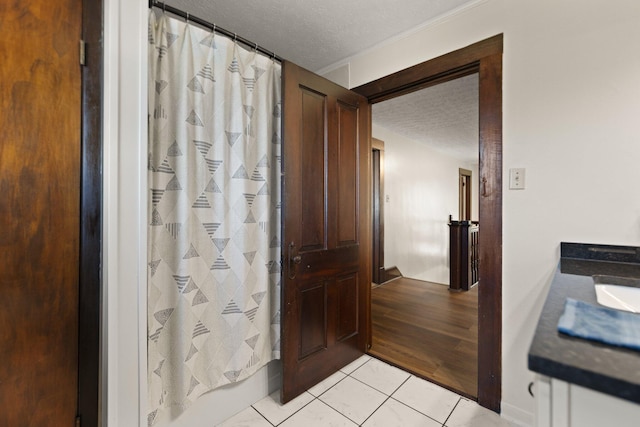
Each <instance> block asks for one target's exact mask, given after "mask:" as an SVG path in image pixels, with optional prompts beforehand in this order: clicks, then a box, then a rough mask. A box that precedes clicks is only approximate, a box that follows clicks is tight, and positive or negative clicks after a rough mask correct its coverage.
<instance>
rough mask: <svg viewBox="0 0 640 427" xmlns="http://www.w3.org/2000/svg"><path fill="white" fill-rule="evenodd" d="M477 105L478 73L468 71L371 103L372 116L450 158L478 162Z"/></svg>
mask: <svg viewBox="0 0 640 427" xmlns="http://www.w3.org/2000/svg"><path fill="white" fill-rule="evenodd" d="M478 108H479V103H478V74H472V75H470V76H466V77H462V78H459V79H456V80H452V81H449V82H446V83H441V84H439V85H436V86H431V87H428V88H426V89H422V90H420V91H417V92H412V93H410V94H408V95H403V96H400V97H397V98H393V99H390V100H388V101H383V102H379V103H377V104H373V106H372V118H373V122H374V123H375V124H376V125H378V126H382V127H383V128H387V129H389V130H391V131H393V132H395V133H397V134H400V135H402V136H404V137H406V138H409V139H412V140H414V141H417V142H422V143H425V144H427V145H429V146H430V147H432V148H434V149H436V150H437V151H440V152H442V153H444V154H446V155H448V156H450V157H453V158H456V159H460V160H464V161H465V162H470V163H478ZM374 136H375V135H374Z"/></svg>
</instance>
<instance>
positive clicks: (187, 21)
mask: <svg viewBox="0 0 640 427" xmlns="http://www.w3.org/2000/svg"><path fill="white" fill-rule="evenodd" d="M185 22H186V23H187V24H188V23H189V12H187V20H186V21H185Z"/></svg>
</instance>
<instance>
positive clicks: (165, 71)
mask: <svg viewBox="0 0 640 427" xmlns="http://www.w3.org/2000/svg"><path fill="white" fill-rule="evenodd" d="M280 74H281V68H280V65H279V64H277V63H275V62H274V61H273V60H272V59H271V58H267V57H265V56H263V55H261V54H259V53H257V52H256V51H254V50H252V49H244V48H243V47H241V46H238V45H237V44H236V43H234V41H233V40H229V39H227V38H225V37H224V36H221V35H218V34H213V33H211V32H209V31H207V30H203V29H201V28H198V27H195V26H192V25H190V24H187V23H185V22H183V21H181V20H178V19H174V18H171V17H169V16H166V15H160V16H156V15H155V13H154V12H153V11H151V12H150V14H149V159H148V160H149V221H150V223H149V227H148V230H149V233H148V235H149V242H148V261H149V264H148V295H147V297H148V386H149V390H148V394H149V413H148V420H149V425H152V424H154V423H155V422H156V421H158V420H161V419H171V418H175V417H176V416H177V415H178V414H180V413H181V412H182V411H184V410H185V409H186V408H187V407H188V406H189V405H190V404H191V403H192V402H193V401H194V400H195V399H196V398H197V397H198V396H200V395H202V394H203V393H205V392H207V391H209V390H212V389H215V388H217V387H220V386H223V385H225V384H229V383H234V382H237V381H240V380H243V379H245V378H247V377H248V376H250V375H252V374H253V373H255V372H256V371H257V370H258V369H259V368H260V367H262V366H264V365H265V364H266V363H267V362H269V361H270V360H272V359H274V358H279V356H280V354H279V352H280V337H279V332H280V325H279V319H280V312H279V302H280V211H281V209H280V208H281V202H280V201H281V194H280V178H281V177H280V170H281V168H280V147H281V145H280V105H281V91H280V84H281V81H280Z"/></svg>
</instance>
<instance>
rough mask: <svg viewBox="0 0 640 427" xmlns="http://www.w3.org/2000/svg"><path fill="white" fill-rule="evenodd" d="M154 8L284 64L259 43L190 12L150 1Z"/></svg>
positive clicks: (150, 6) (150, 5) (153, 0)
mask: <svg viewBox="0 0 640 427" xmlns="http://www.w3.org/2000/svg"><path fill="white" fill-rule="evenodd" d="M153 7H157V8H158V9H162V11H163V12H169V13H172V14H173V15H176V16H179V17H181V18H184V19H185V20H186V21H187V22H194V23H196V24H198V25H201V26H203V27H205V28H208V29H209V30H213V31H214V32H216V33H220V34H223V35H225V36H227V37H229V38H230V39H233V40H234V41H237V42H240V43H242V44H244V45H245V46H247V47H250V48H253V49H255V50H257V51H258V52H260V53H263V54H264V55H266V56H268V57H270V58H273V59H274V60H276V61H279V62H282V61H283V59H282V58H281V57H279V56H278V55H276V54H275V53H273V52H271V51H270V50H267V49H265V48H263V47H262V46H259V45H258V43H254V42H252V41H250V40H247V39H245V38H244V37H240V36H239V35H237V34H236V33H234V32H232V31H229V30H225V29H224V28H220V27H218V26H217V25H216V24H213V23H211V22H209V21H205V20H204V19H201V18H198V17H197V16H193V15H191V14H190V13H188V12H185V11H183V10H180V9H178V8H175V7H173V6H169V5H168V4H166V3H164V2H161V1H157V0H149V8H150V9H151V8H153Z"/></svg>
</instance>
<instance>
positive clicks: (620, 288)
mask: <svg viewBox="0 0 640 427" xmlns="http://www.w3.org/2000/svg"><path fill="white" fill-rule="evenodd" d="M593 281H594V283H595V288H596V298H597V299H598V304H602V305H604V306H607V307H610V308H615V309H617V310H624V311H630V312H631V313H640V279H633V278H629V277H617V276H593Z"/></svg>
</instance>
